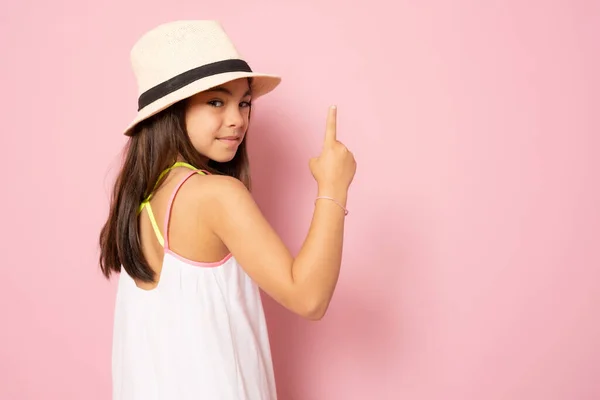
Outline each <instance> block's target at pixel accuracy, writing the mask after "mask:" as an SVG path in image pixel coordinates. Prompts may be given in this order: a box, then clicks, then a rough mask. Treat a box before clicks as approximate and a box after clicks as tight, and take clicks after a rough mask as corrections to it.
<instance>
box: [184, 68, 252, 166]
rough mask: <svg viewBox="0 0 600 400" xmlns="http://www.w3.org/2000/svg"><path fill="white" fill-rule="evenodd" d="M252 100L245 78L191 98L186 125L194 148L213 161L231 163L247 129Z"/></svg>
mask: <svg viewBox="0 0 600 400" xmlns="http://www.w3.org/2000/svg"><path fill="white" fill-rule="evenodd" d="M250 100H251V96H250V90H249V85H248V80H247V79H246V78H243V79H237V80H235V81H231V82H228V83H226V84H223V85H221V86H218V87H216V88H213V89H209V90H207V91H205V92H202V93H198V94H196V95H195V96H193V97H191V98H190V99H189V101H188V106H187V110H186V116H185V123H186V129H187V132H188V135H189V137H190V140H191V142H192V145H193V146H194V148H195V149H196V150H197V151H198V152H199V153H200V154H202V155H203V156H205V157H207V158H209V159H211V160H213V161H217V162H221V163H223V162H228V161H231V160H232V159H233V157H234V156H235V153H236V152H237V149H238V146H239V145H240V143H242V140H244V137H245V135H246V130H247V129H248V118H249V115H250Z"/></svg>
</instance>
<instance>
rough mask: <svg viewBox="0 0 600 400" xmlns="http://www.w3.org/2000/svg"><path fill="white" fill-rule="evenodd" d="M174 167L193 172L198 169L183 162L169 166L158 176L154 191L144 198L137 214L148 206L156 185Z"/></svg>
mask: <svg viewBox="0 0 600 400" xmlns="http://www.w3.org/2000/svg"><path fill="white" fill-rule="evenodd" d="M176 167H187V168H189V169H193V170H197V169H198V168H196V167H194V166H193V165H191V164H188V163H186V162H183V161H177V162H176V163H175V164H173V165H171V166H170V167H169V168H167V169H165V170H164V171H163V172H161V173H160V175H159V176H158V179H157V180H156V183H155V184H154V189H153V190H152V192H151V193H150V194H149V195H148V197H146V198H145V199H144V201H142V203H141V204H140V207H139V208H138V214H139V213H141V212H142V210H143V209H144V207H145V206H146V205H148V204H149V202H150V199H151V198H152V196H153V195H154V190H155V189H156V186H158V183H159V182H160V180H161V179H162V178H163V177H164V176H165V174H166V173H167V172H169V171H170V170H172V169H173V168H176Z"/></svg>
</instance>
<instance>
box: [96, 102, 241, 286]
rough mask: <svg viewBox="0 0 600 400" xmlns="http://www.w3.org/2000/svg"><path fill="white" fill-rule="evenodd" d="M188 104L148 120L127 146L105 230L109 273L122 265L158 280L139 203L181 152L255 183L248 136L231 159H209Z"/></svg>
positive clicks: (104, 263) (104, 264) (103, 263)
mask: <svg viewBox="0 0 600 400" xmlns="http://www.w3.org/2000/svg"><path fill="white" fill-rule="evenodd" d="M186 104H187V103H186V101H185V100H184V101H181V102H179V103H176V104H174V105H172V106H171V107H169V108H167V109H165V110H163V111H161V112H160V113H158V114H156V115H154V116H152V117H150V118H148V119H147V120H144V121H142V122H141V123H140V124H138V125H137V126H136V127H135V130H134V133H133V135H132V137H131V138H130V139H129V142H128V143H127V145H126V147H125V149H124V160H123V165H122V167H121V170H120V172H119V174H118V176H117V178H116V182H115V184H114V188H113V191H112V195H111V203H110V211H109V214H108V219H107V221H106V223H105V225H104V227H103V228H102V230H101V232H100V268H101V270H102V273H103V275H104V276H105V277H106V278H107V279H109V278H110V275H111V273H112V272H120V271H121V266H122V267H123V268H124V269H125V271H127V273H128V274H129V275H130V276H131V277H132V278H134V279H139V280H141V281H144V282H153V281H154V278H155V277H154V275H155V274H154V272H153V270H152V269H151V268H150V266H149V264H148V262H147V261H146V259H145V257H144V254H143V252H142V248H141V243H140V239H139V235H138V234H139V218H138V208H139V206H140V204H141V203H142V201H143V200H144V199H145V198H146V197H147V196H148V195H150V193H151V192H152V191H154V189H155V184H157V180H158V178H159V175H160V174H161V172H162V171H164V170H165V169H167V168H168V167H170V166H171V165H173V163H175V162H176V161H177V158H178V157H179V156H181V157H182V158H183V159H184V160H185V161H186V162H187V163H189V164H191V165H193V166H194V167H196V168H199V169H204V170H206V171H208V172H210V173H212V174H219V175H228V176H232V177H234V178H237V179H239V180H240V181H242V182H243V183H244V185H246V187H247V188H248V189H250V171H249V163H248V154H247V147H246V138H244V140H243V141H242V143H241V144H240V146H239V148H238V151H237V153H236V155H235V157H234V158H233V159H232V160H231V161H229V162H225V163H218V162H215V161H212V160H209V161H208V164H206V162H205V161H204V160H205V158H204V157H203V156H202V155H201V154H200V153H199V152H198V151H197V150H196V149H195V148H194V146H193V145H192V143H191V141H190V138H189V136H188V134H187V130H186V127H185V112H186ZM163 179H164V178H163ZM161 183H162V182H158V185H157V186H156V187H158V186H159V185H160V184H161Z"/></svg>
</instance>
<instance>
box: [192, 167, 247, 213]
mask: <svg viewBox="0 0 600 400" xmlns="http://www.w3.org/2000/svg"><path fill="white" fill-rule="evenodd" d="M181 192H182V194H183V193H184V192H185V194H184V196H185V197H188V198H191V199H194V200H195V201H197V202H201V203H209V205H211V206H214V205H218V204H220V205H223V204H231V202H236V201H244V200H246V201H248V200H250V199H251V196H250V192H249V191H248V189H247V188H246V186H244V184H243V183H242V182H241V181H240V180H239V179H236V178H233V177H230V176H224V175H203V174H194V175H192V176H190V177H189V178H188V179H187V182H186V184H185V185H183V187H182V188H181Z"/></svg>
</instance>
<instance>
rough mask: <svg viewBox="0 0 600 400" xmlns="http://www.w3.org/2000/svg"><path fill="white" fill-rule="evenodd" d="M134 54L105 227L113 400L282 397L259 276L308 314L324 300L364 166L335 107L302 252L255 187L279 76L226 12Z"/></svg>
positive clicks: (157, 33) (315, 169)
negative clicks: (343, 135) (260, 118)
mask: <svg viewBox="0 0 600 400" xmlns="http://www.w3.org/2000/svg"><path fill="white" fill-rule="evenodd" d="M131 57H132V65H133V69H134V72H135V75H136V78H137V82H138V85H139V93H140V96H139V104H138V106H139V108H138V115H137V117H136V118H135V119H134V121H133V122H132V123H131V124H130V126H129V127H128V128H127V129H126V130H125V134H126V135H128V136H129V137H130V138H129V143H128V146H127V152H126V157H125V160H124V165H123V167H122V170H121V171H120V173H119V175H118V178H117V180H116V184H115V187H114V192H113V195H112V201H111V206H110V213H109V217H108V220H107V222H106V225H105V226H104V228H103V229H102V232H101V235H100V246H101V255H100V265H101V268H102V272H103V273H104V275H105V276H106V277H107V278H110V276H111V274H112V273H113V272H115V273H119V272H120V277H119V284H118V293H117V299H116V309H115V321H114V338H113V363H112V370H113V399H114V400H184V399H211V400H217V399H223V400H225V399H227V400H233V399H247V400H259V399H260V400H267V399H268V400H272V399H275V398H276V392H275V382H274V378H273V366H272V362H271V354H270V349H269V339H268V334H267V327H266V324H265V317H264V314H263V307H262V304H261V298H260V292H259V288H262V289H263V290H264V292H265V293H267V294H268V295H270V296H271V297H272V298H273V299H275V300H276V301H277V302H279V303H280V304H281V305H283V306H284V307H286V308H287V309H289V310H291V311H292V312H294V313H296V314H299V315H301V316H303V317H306V318H308V319H311V320H317V319H320V318H322V317H323V315H324V314H325V311H326V310H327V307H328V304H329V302H330V299H331V297H332V295H333V292H334V288H335V286H336V282H337V279H338V274H339V269H340V263H341V254H342V241H343V231H344V219H345V216H346V214H347V211H346V208H345V207H346V198H347V192H348V187H349V186H350V184H351V182H352V179H353V176H354V173H355V169H356V164H355V161H354V158H353V156H352V154H351V153H350V152H349V151H348V150H347V149H346V147H344V145H343V144H341V143H340V142H339V141H338V140H337V139H336V109H335V108H334V107H332V108H331V109H330V110H329V115H328V117H327V124H326V129H325V140H324V144H323V148H322V152H321V154H320V155H319V157H316V158H314V159H311V160H310V169H311V171H312V174H313V175H314V178H315V180H316V182H317V196H316V200H315V204H314V207H315V209H314V215H313V219H312V223H311V226H310V230H309V233H308V235H307V237H306V241H305V243H304V245H303V247H302V249H301V251H300V252H299V254H298V256H297V257H293V256H292V255H291V254H290V252H289V251H288V249H287V248H286V247H285V245H284V244H283V243H282V241H281V239H280V238H279V237H278V236H277V234H276V233H275V232H274V230H273V229H272V228H271V226H269V224H268V223H267V221H266V220H265V218H264V217H263V215H262V214H261V212H260V210H259V208H258V207H257V205H256V203H255V202H254V200H253V199H252V196H251V195H250V191H249V188H250V175H249V172H248V156H247V147H246V140H247V139H246V135H247V129H248V124H249V121H250V112H251V109H252V102H253V101H254V100H256V98H258V97H260V96H262V95H264V94H266V93H268V92H270V91H271V90H273V89H274V88H275V87H276V86H277V85H278V84H279V82H280V78H278V77H276V76H272V75H267V74H259V73H255V72H252V70H251V69H250V67H249V66H248V64H247V63H246V62H245V61H244V60H243V59H242V57H241V56H240V55H239V54H238V53H237V51H236V49H235V47H234V45H233V44H232V43H231V41H230V40H229V38H228V37H227V35H226V33H225V32H224V31H223V29H222V27H221V25H220V24H219V23H218V22H215V21H177V22H172V23H168V24H163V25H160V26H158V27H157V28H155V29H153V30H151V31H150V32H148V33H146V34H145V35H144V36H143V37H142V38H141V39H140V40H139V41H138V42H137V43H136V44H135V45H134V47H133V49H132V53H131ZM283 134H285V133H283Z"/></svg>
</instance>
